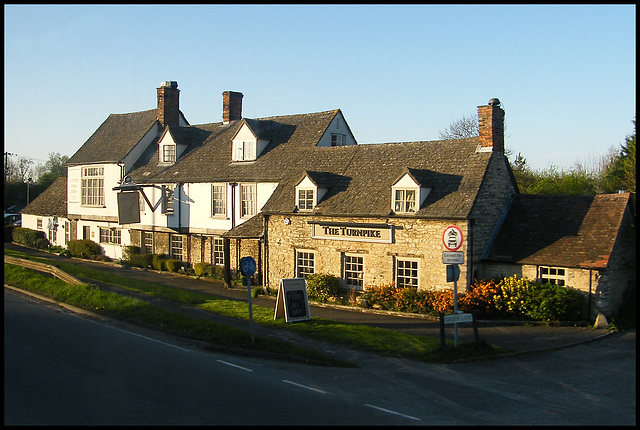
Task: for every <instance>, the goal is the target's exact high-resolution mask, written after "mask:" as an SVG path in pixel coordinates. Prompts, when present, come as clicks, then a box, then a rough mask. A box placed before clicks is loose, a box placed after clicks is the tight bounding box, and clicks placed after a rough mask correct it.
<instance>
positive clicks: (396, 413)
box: [364, 403, 422, 421]
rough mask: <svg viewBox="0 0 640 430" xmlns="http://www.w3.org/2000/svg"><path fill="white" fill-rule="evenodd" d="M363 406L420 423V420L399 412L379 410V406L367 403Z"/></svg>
mask: <svg viewBox="0 0 640 430" xmlns="http://www.w3.org/2000/svg"><path fill="white" fill-rule="evenodd" d="M364 405H365V406H368V407H370V408H373V409H377V410H379V411H382V412H386V413H388V414H394V415H400V416H401V417H405V418H409V419H410V420H415V421H422V420H421V419H420V418H416V417H412V416H411V415H405V414H401V413H400V412H396V411H391V410H389V409H385V408H381V407H379V406H374V405H370V404H368V403H365V404H364Z"/></svg>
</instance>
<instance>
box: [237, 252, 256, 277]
mask: <svg viewBox="0 0 640 430" xmlns="http://www.w3.org/2000/svg"><path fill="white" fill-rule="evenodd" d="M240 271H241V272H242V274H243V275H244V276H249V277H251V276H253V274H254V273H256V260H254V259H253V257H243V258H241V259H240Z"/></svg>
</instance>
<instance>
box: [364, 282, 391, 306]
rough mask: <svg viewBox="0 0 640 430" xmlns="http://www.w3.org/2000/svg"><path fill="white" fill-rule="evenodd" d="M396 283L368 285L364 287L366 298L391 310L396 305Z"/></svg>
mask: <svg viewBox="0 0 640 430" xmlns="http://www.w3.org/2000/svg"><path fill="white" fill-rule="evenodd" d="M395 292H396V285H395V283H391V284H385V285H380V286H366V287H365V288H364V297H363V298H364V299H365V300H366V301H367V302H369V303H371V304H372V305H378V306H380V307H381V308H382V309H385V310H391V309H395V306H396V298H395Z"/></svg>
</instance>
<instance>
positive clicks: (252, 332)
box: [247, 276, 256, 344]
mask: <svg viewBox="0 0 640 430" xmlns="http://www.w3.org/2000/svg"><path fill="white" fill-rule="evenodd" d="M247 293H248V295H249V329H250V330H251V343H252V344H253V343H256V341H255V334H254V331H253V309H252V306H251V276H247Z"/></svg>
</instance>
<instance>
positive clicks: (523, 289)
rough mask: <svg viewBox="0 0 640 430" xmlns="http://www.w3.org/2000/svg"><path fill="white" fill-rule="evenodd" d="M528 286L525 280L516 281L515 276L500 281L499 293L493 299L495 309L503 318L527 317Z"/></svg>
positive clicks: (516, 277)
mask: <svg viewBox="0 0 640 430" xmlns="http://www.w3.org/2000/svg"><path fill="white" fill-rule="evenodd" d="M530 286H531V282H530V281H529V280H528V279H527V278H520V279H518V276H517V275H513V276H511V277H509V278H504V279H502V280H501V281H500V283H499V287H500V293H499V294H498V295H497V296H496V297H495V300H496V303H495V304H496V309H498V310H499V311H500V312H501V313H502V315H504V316H511V317H516V318H517V317H521V316H525V315H528V313H529V307H528V305H529V304H530V300H529V296H530V291H529V290H530Z"/></svg>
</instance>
